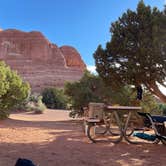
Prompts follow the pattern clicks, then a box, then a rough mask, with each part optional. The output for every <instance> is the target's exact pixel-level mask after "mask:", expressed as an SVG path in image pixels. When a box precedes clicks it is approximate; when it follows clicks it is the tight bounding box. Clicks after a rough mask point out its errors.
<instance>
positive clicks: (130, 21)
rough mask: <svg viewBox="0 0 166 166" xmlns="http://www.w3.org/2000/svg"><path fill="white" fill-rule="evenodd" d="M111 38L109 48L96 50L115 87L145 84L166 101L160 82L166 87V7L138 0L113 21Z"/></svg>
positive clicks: (99, 65)
mask: <svg viewBox="0 0 166 166" xmlns="http://www.w3.org/2000/svg"><path fill="white" fill-rule="evenodd" d="M110 32H111V39H110V41H109V42H107V44H106V48H102V46H101V45H99V46H98V48H97V50H96V51H95V53H94V58H95V63H96V67H97V71H98V73H99V75H100V76H101V77H102V78H103V79H104V80H105V82H106V83H107V84H110V85H112V86H116V87H118V86H123V85H126V84H130V85H135V86H138V85H144V86H145V87H146V88H147V89H148V90H149V91H150V92H152V93H153V94H155V95H156V96H158V97H159V98H160V99H161V100H162V101H163V102H166V96H165V95H164V94H163V93H162V92H161V91H160V89H159V86H158V85H159V84H161V85H163V86H164V87H166V7H165V10H164V11H160V10H158V9H157V8H156V7H154V8H151V7H150V6H146V5H145V4H144V2H143V1H140V2H139V3H138V6H137V9H136V11H132V10H127V12H125V13H124V14H123V15H122V16H121V17H120V18H119V19H118V20H117V21H115V22H114V23H112V24H111V28H110Z"/></svg>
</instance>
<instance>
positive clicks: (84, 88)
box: [65, 71, 111, 110]
mask: <svg viewBox="0 0 166 166" xmlns="http://www.w3.org/2000/svg"><path fill="white" fill-rule="evenodd" d="M110 91H111V90H110V88H109V87H105V86H104V83H103V82H102V80H101V78H99V77H98V76H96V75H93V74H91V73H90V72H88V71H86V72H85V73H84V76H83V77H82V78H81V80H80V81H78V82H74V83H66V85H65V94H66V95H67V96H69V101H70V102H71V105H72V107H73V108H74V109H78V110H80V108H81V107H86V106H88V103H89V102H102V101H104V102H108V99H109V97H110V95H111V93H110Z"/></svg>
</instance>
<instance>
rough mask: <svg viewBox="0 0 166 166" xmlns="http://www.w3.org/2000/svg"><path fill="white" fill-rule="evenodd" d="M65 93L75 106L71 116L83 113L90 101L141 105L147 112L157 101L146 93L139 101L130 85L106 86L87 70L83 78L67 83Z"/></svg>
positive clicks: (154, 106)
mask: <svg viewBox="0 0 166 166" xmlns="http://www.w3.org/2000/svg"><path fill="white" fill-rule="evenodd" d="M65 94H66V95H67V96H68V97H69V101H70V103H71V105H72V107H73V110H72V112H71V113H70V116H72V117H75V116H76V115H78V116H81V115H83V111H82V109H81V108H83V107H87V106H88V103H89V102H103V103H109V104H111V105H114V104H118V105H124V106H125V105H127V106H130V105H132V106H134V105H141V106H142V107H143V110H144V111H145V112H150V110H152V109H154V108H156V104H155V103H156V102H155V101H154V99H153V97H152V96H151V95H150V94H148V93H145V94H144V99H143V100H142V101H141V102H139V101H137V100H136V90H135V89H133V88H131V87H130V86H124V87H121V88H119V89H116V90H113V89H111V88H110V87H108V86H105V84H104V82H103V81H102V79H101V78H100V77H99V76H97V75H93V74H91V73H90V72H88V71H86V72H85V73H84V76H83V77H82V79H81V80H80V81H78V82H74V83H67V84H66V85H65Z"/></svg>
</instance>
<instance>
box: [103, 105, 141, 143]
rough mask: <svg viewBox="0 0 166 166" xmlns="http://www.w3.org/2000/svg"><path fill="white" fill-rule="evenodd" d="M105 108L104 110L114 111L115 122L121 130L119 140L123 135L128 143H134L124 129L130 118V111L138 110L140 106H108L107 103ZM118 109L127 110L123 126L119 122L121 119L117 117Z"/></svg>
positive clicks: (126, 127)
mask: <svg viewBox="0 0 166 166" xmlns="http://www.w3.org/2000/svg"><path fill="white" fill-rule="evenodd" d="M105 109H106V110H105V111H106V112H111V113H114V115H115V119H116V122H117V124H118V126H119V128H120V131H121V135H122V137H121V140H122V139H123V137H124V139H125V140H126V141H127V142H129V143H135V142H133V141H131V140H129V139H128V136H127V135H126V131H127V129H128V125H129V121H130V119H131V115H132V112H133V111H139V110H141V109H142V108H141V107H134V106H110V105H107V106H106V107H105ZM118 111H127V112H128V113H127V119H126V122H125V125H124V126H123V125H122V122H121V120H120V118H119V115H118Z"/></svg>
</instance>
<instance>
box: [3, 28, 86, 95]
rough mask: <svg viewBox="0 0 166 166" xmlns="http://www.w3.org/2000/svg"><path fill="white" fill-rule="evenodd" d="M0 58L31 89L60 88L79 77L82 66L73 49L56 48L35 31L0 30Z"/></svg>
mask: <svg viewBox="0 0 166 166" xmlns="http://www.w3.org/2000/svg"><path fill="white" fill-rule="evenodd" d="M0 60H3V61H5V62H6V63H7V64H8V65H9V66H10V67H11V68H12V69H14V70H17V72H18V74H20V75H21V76H22V78H23V79H24V80H25V81H28V82H29V83H30V85H31V88H32V91H35V92H40V91H41V90H43V89H44V88H46V87H61V88H62V87H63V86H64V83H65V82H66V81H77V80H79V79H80V78H81V77H82V75H83V71H84V70H85V69H86V65H85V63H84V62H83V60H82V59H81V56H80V54H79V53H78V51H77V50H76V49H75V48H73V47H71V46H62V47H60V48H59V47H58V46H57V45H55V44H52V43H50V42H49V41H48V40H47V39H46V38H45V37H44V36H43V34H42V33H40V32H36V31H32V32H22V31H19V30H13V29H9V30H1V31H0Z"/></svg>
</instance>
